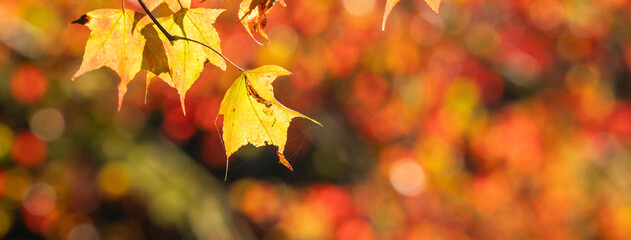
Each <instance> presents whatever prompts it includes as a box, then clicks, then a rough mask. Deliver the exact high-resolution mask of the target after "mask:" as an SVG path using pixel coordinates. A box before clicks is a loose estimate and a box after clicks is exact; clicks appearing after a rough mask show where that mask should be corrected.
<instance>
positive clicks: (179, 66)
mask: <svg viewBox="0 0 631 240" xmlns="http://www.w3.org/2000/svg"><path fill="white" fill-rule="evenodd" d="M224 11H225V10H224V9H207V8H194V9H182V10H180V11H178V12H176V13H174V14H173V15H172V16H168V17H163V18H159V19H158V22H160V24H161V25H162V26H163V27H164V28H165V29H166V30H167V31H168V32H169V33H171V34H172V35H176V36H183V37H187V38H190V39H195V40H197V41H199V42H202V43H204V44H206V45H208V46H210V47H212V48H214V49H215V50H217V51H218V52H221V46H220V40H219V34H218V33H217V30H215V28H214V27H213V25H212V24H213V23H215V20H216V19H217V17H218V16H219V14H221V13H222V12H224ZM148 21H149V20H141V22H142V23H144V22H148ZM152 26H154V27H155V29H154V31H155V32H154V31H151V32H154V33H155V34H157V35H158V37H159V38H160V39H161V41H160V43H161V44H162V48H160V46H159V44H158V45H157V46H155V45H151V46H148V47H150V48H152V52H151V53H152V54H154V57H155V55H157V54H162V51H164V52H163V54H166V57H167V63H168V70H169V72H168V73H166V72H163V71H164V70H165V69H164V66H163V64H164V63H157V64H162V66H161V68H156V69H154V70H156V71H158V72H152V74H149V75H148V79H151V78H152V77H153V76H155V75H157V76H158V77H160V78H161V79H162V80H164V81H165V82H167V83H168V84H169V85H170V86H172V87H174V88H175V89H177V91H178V94H179V95H180V101H181V104H182V111H184V113H185V114H186V109H185V107H184V99H185V96H186V92H187V91H188V90H189V89H190V88H191V86H192V85H193V83H195V81H196V80H197V78H198V77H199V75H200V74H201V72H202V70H203V69H204V63H205V62H206V60H208V61H209V62H210V63H212V64H213V65H215V66H217V67H219V68H220V69H222V70H226V62H225V60H224V59H223V58H222V57H221V56H219V55H218V54H217V53H215V52H213V51H212V50H210V49H208V48H206V47H204V46H202V45H200V44H198V43H194V42H190V41H184V40H178V41H174V42H173V43H171V42H169V40H168V39H167V38H166V37H165V36H164V35H163V34H160V33H159V30H158V28H157V26H155V25H152ZM142 32H143V33H148V32H147V31H146V30H143V31H142ZM152 42H156V41H152ZM145 54H147V51H145ZM153 67H155V66H153ZM147 69H148V70H150V72H151V70H152V67H147ZM153 74H155V75H153Z"/></svg>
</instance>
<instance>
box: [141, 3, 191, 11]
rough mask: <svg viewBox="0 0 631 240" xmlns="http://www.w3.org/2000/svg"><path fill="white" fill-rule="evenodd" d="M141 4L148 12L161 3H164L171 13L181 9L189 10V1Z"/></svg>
mask: <svg viewBox="0 0 631 240" xmlns="http://www.w3.org/2000/svg"><path fill="white" fill-rule="evenodd" d="M143 2H144V3H145V5H147V8H149V11H153V9H155V8H156V7H158V6H159V5H160V4H162V3H166V4H167V6H168V7H169V9H171V11H173V12H177V11H179V10H180V9H182V8H191V0H144V1H143Z"/></svg>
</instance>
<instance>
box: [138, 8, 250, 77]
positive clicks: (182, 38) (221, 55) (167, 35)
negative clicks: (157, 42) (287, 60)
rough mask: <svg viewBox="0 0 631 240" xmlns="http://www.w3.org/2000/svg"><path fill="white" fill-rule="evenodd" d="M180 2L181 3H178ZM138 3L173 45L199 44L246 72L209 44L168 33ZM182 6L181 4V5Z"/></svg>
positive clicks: (146, 9)
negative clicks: (174, 43)
mask: <svg viewBox="0 0 631 240" xmlns="http://www.w3.org/2000/svg"><path fill="white" fill-rule="evenodd" d="M178 2H179V1H178ZM138 3H140V6H141V7H142V9H143V10H145V13H147V15H149V18H151V21H153V23H154V24H155V25H156V26H158V29H160V31H161V32H162V34H164V36H165V37H166V38H167V39H168V40H169V41H170V42H171V43H173V42H174V41H177V40H185V41H189V42H194V43H197V44H199V45H202V46H204V47H207V48H208V49H210V50H212V51H213V52H215V53H216V54H217V55H219V56H220V57H222V58H223V59H225V60H226V61H228V62H229V63H230V64H232V66H234V67H235V68H237V69H239V70H241V72H245V71H246V70H245V69H244V68H242V67H239V66H238V65H237V64H235V63H234V62H232V61H230V59H228V58H227V57H226V56H224V55H223V54H221V53H220V52H219V51H217V50H216V49H214V48H213V47H211V46H208V45H207V44H205V43H203V42H200V41H197V40H195V39H190V38H187V37H181V36H177V35H171V34H170V33H169V31H167V30H166V29H164V27H163V26H162V24H160V23H159V22H158V20H157V19H156V17H154V16H153V14H151V11H149V8H147V5H145V3H144V2H143V1H142V0H138ZM180 5H181V4H180Z"/></svg>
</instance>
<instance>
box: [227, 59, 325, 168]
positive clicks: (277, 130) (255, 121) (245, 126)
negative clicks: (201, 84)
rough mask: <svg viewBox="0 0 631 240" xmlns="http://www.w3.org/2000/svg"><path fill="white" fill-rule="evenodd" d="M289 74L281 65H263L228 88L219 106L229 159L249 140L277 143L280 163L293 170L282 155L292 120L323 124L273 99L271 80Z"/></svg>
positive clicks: (246, 73)
mask: <svg viewBox="0 0 631 240" xmlns="http://www.w3.org/2000/svg"><path fill="white" fill-rule="evenodd" d="M289 74H291V73H290V72H289V71H287V70H285V69H283V68H281V67H279V66H263V67H260V68H257V69H254V70H250V71H245V72H244V73H243V74H242V75H241V76H240V77H239V78H238V79H237V80H236V81H235V82H234V83H233V84H232V86H231V87H230V88H229V89H228V91H227V92H226V95H225V96H224V98H223V100H222V101H221V106H220V108H219V115H223V139H224V141H225V147H226V155H227V156H228V158H230V156H231V155H232V154H233V153H234V152H236V151H237V150H238V149H239V148H240V147H242V146H244V145H246V144H248V143H250V144H252V145H254V146H256V147H261V146H265V145H276V146H278V151H277V155H278V158H279V162H280V163H281V164H283V165H284V166H286V167H287V168H289V170H292V171H293V169H292V167H291V165H290V164H289V162H287V160H286V159H285V156H284V155H283V151H284V149H285V143H286V142H287V128H289V123H290V122H291V120H292V119H293V118H295V117H303V118H307V119H309V120H311V121H313V122H315V123H317V124H318V125H320V123H318V122H317V121H315V120H313V119H311V118H308V117H306V116H305V115H302V114H300V113H299V112H296V111H294V110H291V109H289V108H286V107H285V106H283V105H282V104H280V103H279V102H278V101H276V99H275V98H274V88H273V87H272V82H274V80H275V79H276V78H277V77H278V76H284V75H289Z"/></svg>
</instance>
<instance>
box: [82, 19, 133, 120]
mask: <svg viewBox="0 0 631 240" xmlns="http://www.w3.org/2000/svg"><path fill="white" fill-rule="evenodd" d="M134 21H135V20H134V11H131V10H121V9H99V10H95V11H91V12H89V13H87V14H84V15H83V16H81V18H79V19H77V20H75V21H73V22H72V23H77V24H82V25H85V26H87V27H88V28H89V29H90V30H91V31H92V32H91V33H90V37H89V38H88V41H87V43H86V46H85V53H84V55H83V62H82V63H81V67H79V70H77V72H76V73H75V74H74V75H73V76H72V80H74V79H75V78H77V77H79V76H81V75H83V74H84V73H86V72H89V71H92V70H95V69H98V68H101V67H103V66H106V67H109V68H111V69H112V70H114V71H115V72H116V73H117V74H118V76H119V77H120V79H121V82H120V83H119V84H118V109H119V110H120V108H121V104H122V102H123V97H124V96H125V93H126V92H127V85H128V84H129V81H131V80H132V79H133V78H134V76H136V73H138V71H140V65H141V61H142V50H143V47H144V44H145V40H144V38H143V37H142V35H141V34H139V33H138V32H134V28H133V27H134Z"/></svg>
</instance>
